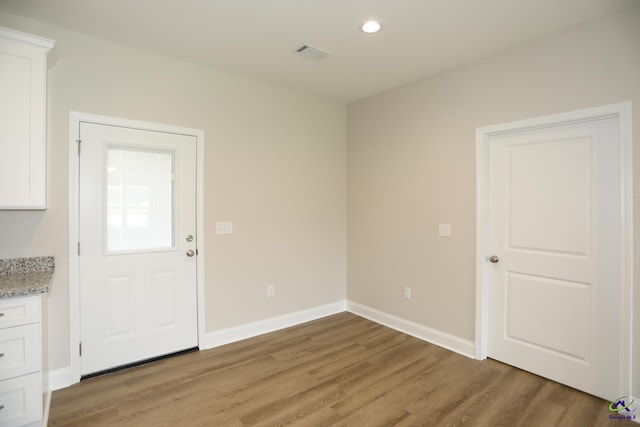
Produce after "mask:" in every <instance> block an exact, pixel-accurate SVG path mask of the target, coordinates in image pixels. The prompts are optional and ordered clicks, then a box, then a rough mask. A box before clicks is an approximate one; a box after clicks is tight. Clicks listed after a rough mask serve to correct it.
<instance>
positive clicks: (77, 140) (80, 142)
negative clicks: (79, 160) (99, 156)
mask: <svg viewBox="0 0 640 427" xmlns="http://www.w3.org/2000/svg"><path fill="white" fill-rule="evenodd" d="M76 142H77V143H78V156H79V155H80V144H82V141H81V140H79V139H76Z"/></svg>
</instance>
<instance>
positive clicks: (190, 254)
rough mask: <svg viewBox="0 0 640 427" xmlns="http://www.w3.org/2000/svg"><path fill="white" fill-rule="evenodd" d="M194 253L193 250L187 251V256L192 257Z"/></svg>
mask: <svg viewBox="0 0 640 427" xmlns="http://www.w3.org/2000/svg"><path fill="white" fill-rule="evenodd" d="M195 254H196V253H195V252H194V251H193V249H189V250H188V251H187V256H194V255H195Z"/></svg>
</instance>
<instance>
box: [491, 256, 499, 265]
mask: <svg viewBox="0 0 640 427" xmlns="http://www.w3.org/2000/svg"><path fill="white" fill-rule="evenodd" d="M489 261H490V262H492V263H494V264H495V263H497V262H498V261H500V258H498V255H491V256H490V257H489Z"/></svg>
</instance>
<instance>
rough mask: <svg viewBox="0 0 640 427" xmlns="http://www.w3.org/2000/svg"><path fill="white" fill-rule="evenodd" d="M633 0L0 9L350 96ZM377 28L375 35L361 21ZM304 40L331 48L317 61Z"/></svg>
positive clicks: (25, 2) (48, 2)
mask: <svg viewBox="0 0 640 427" xmlns="http://www.w3.org/2000/svg"><path fill="white" fill-rule="evenodd" d="M633 4H638V2H637V0H0V10H1V11H5V12H7V13H10V14H14V15H19V16H24V17H27V18H32V19H36V20H39V21H43V22H46V23H49V24H52V25H55V26H60V27H64V28H67V29H70V30H73V31H77V32H80V33H85V34H89V35H93V36H96V37H100V38H103V39H107V40H111V41H113V42H117V43H120V44H124V45H129V46H132V47H136V48H139V49H143V50H147V51H150V52H154V53H157V54H161V55H165V56H169V57H174V58H178V59H181V60H184V61H189V62H192V63H197V64H201V65H205V66H210V67H213V68H216V69H218V70H222V71H226V72H230V73H233V74H238V75H242V76H245V77H249V78H252V79H256V80H260V81H264V82H268V83H272V84H276V85H280V86H286V87H290V88H293V89H297V90H301V91H305V92H309V93H313V94H318V95H321V96H324V97H327V98H330V99H334V100H336V101H339V102H345V103H348V102H351V101H355V100H358V99H362V98H365V97H368V96H370V95H373V94H376V93H379V92H383V91H385V90H388V89H391V88H393V87H397V86H400V85H403V84H405V83H408V82H411V81H414V80H417V79H419V78H422V77H425V76H429V75H432V74H435V73H438V72H441V71H444V70H446V69H449V68H452V67H455V66H458V65H462V64H465V63H468V62H471V61H474V60H477V59H479V58H482V57H485V56H487V55H491V54H493V53H496V52H500V51H503V50H506V49H509V48H511V47H514V46H517V45H519V44H522V43H525V42H527V41H530V40H534V39H537V38H540V37H544V36H545V35H548V34H551V33H554V32H557V31H561V30H563V29H565V28H568V27H571V26H573V25H576V24H579V23H581V22H585V21H588V20H592V19H595V18H597V17H599V16H602V15H605V14H609V13H612V12H614V11H616V10H618V9H621V8H624V7H629V6H631V5H633ZM369 19H376V20H378V21H379V22H380V23H381V24H382V31H380V32H379V33H377V34H365V33H364V32H362V31H361V30H360V26H361V25H362V24H363V23H364V22H365V21H366V20H369ZM303 44H309V45H312V46H314V47H317V48H319V49H322V50H324V51H327V52H329V53H330V56H329V57H328V58H325V59H323V60H321V61H312V60H309V59H305V58H301V57H299V56H297V55H296V54H295V53H294V52H295V50H296V48H298V47H299V46H301V45H303Z"/></svg>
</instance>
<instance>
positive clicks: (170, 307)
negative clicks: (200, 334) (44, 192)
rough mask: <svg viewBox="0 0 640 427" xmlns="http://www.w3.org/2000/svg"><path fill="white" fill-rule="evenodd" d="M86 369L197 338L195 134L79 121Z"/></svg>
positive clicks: (166, 351)
mask: <svg viewBox="0 0 640 427" xmlns="http://www.w3.org/2000/svg"><path fill="white" fill-rule="evenodd" d="M80 139H81V141H82V142H81V154H80V193H79V194H80V196H79V198H80V201H79V204H80V257H79V262H80V320H81V328H80V329H81V331H80V335H81V346H82V355H81V374H82V375H87V374H90V373H95V372H99V371H103V370H106V369H110V368H113V367H117V366H122V365H127V364H130V363H133V362H137V361H141V360H145V359H149V358H153V357H156V356H161V355H165V354H170V353H173V352H176V351H180V350H184V349H188V348H193V347H196V346H197V345H198V341H197V340H198V338H197V308H196V307H197V290H196V288H197V287H196V256H195V251H196V241H195V236H196V141H195V137H193V136H187V135H178V134H172V133H163V132H155V131H148V130H140V129H132V128H124V127H117V126H110V125H104V124H95V123H85V122H81V123H80Z"/></svg>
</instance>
